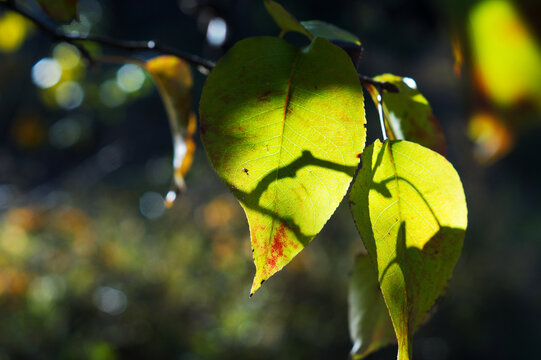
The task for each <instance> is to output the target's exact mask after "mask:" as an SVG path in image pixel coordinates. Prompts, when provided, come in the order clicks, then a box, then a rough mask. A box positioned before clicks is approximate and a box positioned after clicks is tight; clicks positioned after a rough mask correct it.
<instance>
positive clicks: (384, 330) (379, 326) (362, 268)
mask: <svg viewBox="0 0 541 360" xmlns="http://www.w3.org/2000/svg"><path fill="white" fill-rule="evenodd" d="M349 332H350V335H351V340H352V341H353V348H352V349H351V356H352V357H353V359H355V360H356V359H362V358H364V357H365V356H367V355H369V354H370V353H372V352H374V351H376V350H378V349H380V348H382V347H384V346H386V345H389V344H393V343H396V335H395V334H394V330H393V323H392V322H391V318H390V317H389V311H388V310H387V307H386V306H385V301H384V300H383V295H382V294H381V290H380V288H379V283H378V275H377V273H376V271H375V269H374V265H373V264H372V263H371V260H370V258H369V257H368V256H367V255H366V254H363V255H360V256H359V257H357V259H356V262H355V269H354V271H353V277H352V279H351V285H350V289H349Z"/></svg>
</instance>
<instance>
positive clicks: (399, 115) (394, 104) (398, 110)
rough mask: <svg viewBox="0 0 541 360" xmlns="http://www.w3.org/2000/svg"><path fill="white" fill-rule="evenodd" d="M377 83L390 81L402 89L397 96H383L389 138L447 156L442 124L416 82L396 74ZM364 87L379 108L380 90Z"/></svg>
mask: <svg viewBox="0 0 541 360" xmlns="http://www.w3.org/2000/svg"><path fill="white" fill-rule="evenodd" d="M374 80H377V81H382V82H389V83H391V84H394V85H395V86H396V87H398V90H399V92H398V93H391V92H384V93H383V113H384V115H385V119H386V125H387V132H388V134H387V135H388V137H389V139H391V140H409V141H413V142H416V143H419V144H421V145H423V146H426V147H428V148H430V149H432V150H434V151H437V152H439V153H440V154H442V155H445V152H446V144H445V136H444V135H443V132H442V129H441V126H440V123H439V121H438V119H437V118H436V117H435V116H434V114H433V113H432V108H431V107H430V104H429V103H428V101H427V100H426V99H425V97H424V96H423V95H422V94H421V93H420V92H419V91H418V90H417V85H416V83H415V81H414V80H413V79H411V78H403V77H401V76H396V75H393V74H383V75H379V76H376V77H374ZM365 86H366V88H367V89H368V92H369V93H370V96H371V97H372V100H373V101H374V104H376V106H377V104H378V101H377V95H378V91H377V89H376V88H375V87H374V86H373V85H370V84H365Z"/></svg>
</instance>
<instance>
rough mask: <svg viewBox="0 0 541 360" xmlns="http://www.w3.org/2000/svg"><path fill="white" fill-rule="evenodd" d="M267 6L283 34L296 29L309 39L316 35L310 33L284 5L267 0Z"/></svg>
mask: <svg viewBox="0 0 541 360" xmlns="http://www.w3.org/2000/svg"><path fill="white" fill-rule="evenodd" d="M264 3H265V8H266V9H267V12H268V13H269V14H270V15H271V16H272V18H273V19H274V21H275V22H276V24H277V25H278V26H279V27H280V29H282V35H283V34H285V33H287V32H290V31H294V32H298V33H301V34H303V35H306V36H307V37H308V39H310V40H312V39H313V38H314V35H312V34H310V32H309V31H308V30H306V28H305V27H304V26H303V25H302V24H301V23H300V22H299V21H298V20H297V19H296V18H295V17H294V16H293V15H291V13H290V12H289V11H287V10H286V9H284V7H283V6H282V5H280V4H278V3H277V2H275V1H272V0H265V1H264Z"/></svg>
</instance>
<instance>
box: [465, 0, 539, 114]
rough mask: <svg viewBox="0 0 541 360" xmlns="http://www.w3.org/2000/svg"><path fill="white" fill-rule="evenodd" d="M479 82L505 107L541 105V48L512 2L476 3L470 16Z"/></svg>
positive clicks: (470, 28)
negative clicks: (522, 103)
mask: <svg viewBox="0 0 541 360" xmlns="http://www.w3.org/2000/svg"><path fill="white" fill-rule="evenodd" d="M469 20H470V21H469V24H470V26H469V34H470V39H471V46H472V53H473V58H474V62H473V66H474V75H475V78H476V80H477V85H478V86H479V87H480V89H481V90H482V91H483V92H484V93H486V94H487V95H488V96H489V97H490V98H491V99H492V100H493V101H495V102H497V103H499V104H500V105H503V106H508V105H516V104H517V103H520V102H522V101H530V102H533V103H534V104H535V105H541V102H540V101H539V99H541V49H540V47H539V44H538V43H537V42H536V39H535V37H534V36H533V34H532V33H531V31H530V30H529V29H528V27H527V26H526V25H525V24H524V21H523V19H522V18H521V17H520V14H519V13H518V11H517V9H516V8H515V6H514V5H513V3H512V2H510V1H504V0H489V1H482V2H479V3H478V4H476V6H475V7H474V8H473V9H472V11H471V13H470V16H469Z"/></svg>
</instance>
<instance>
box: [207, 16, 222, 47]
mask: <svg viewBox="0 0 541 360" xmlns="http://www.w3.org/2000/svg"><path fill="white" fill-rule="evenodd" d="M226 36H227V24H226V22H225V20H224V19H222V18H219V17H216V18H214V19H212V20H210V21H209V24H208V27H207V41H208V42H209V44H211V45H213V46H221V45H222V44H223V43H224V42H225V38H226Z"/></svg>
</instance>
